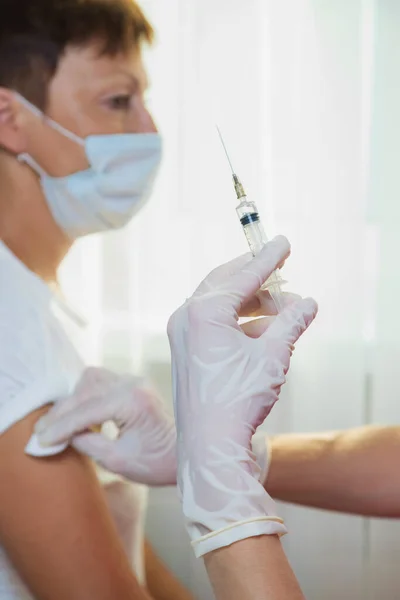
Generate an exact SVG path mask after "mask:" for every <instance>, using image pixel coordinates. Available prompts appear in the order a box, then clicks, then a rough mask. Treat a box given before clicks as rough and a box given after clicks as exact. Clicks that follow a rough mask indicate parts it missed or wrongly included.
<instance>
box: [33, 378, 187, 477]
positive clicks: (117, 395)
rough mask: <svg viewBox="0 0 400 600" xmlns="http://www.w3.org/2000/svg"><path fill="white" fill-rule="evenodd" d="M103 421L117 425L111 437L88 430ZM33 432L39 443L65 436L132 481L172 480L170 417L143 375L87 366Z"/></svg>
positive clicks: (47, 443) (173, 441)
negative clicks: (115, 434) (115, 435)
mask: <svg viewBox="0 0 400 600" xmlns="http://www.w3.org/2000/svg"><path fill="white" fill-rule="evenodd" d="M106 421H114V423H115V424H116V425H117V427H118V429H119V436H118V438H117V439H114V440H113V439H109V438H107V437H106V436H105V435H103V434H102V433H94V432H90V431H88V430H89V429H90V428H93V427H95V426H97V425H102V424H103V423H105V422H106ZM35 432H36V434H37V437H38V440H39V442H40V443H41V444H42V445H45V446H53V445H54V444H60V443H62V442H65V441H69V440H71V444H72V445H73V446H74V447H75V448H76V449H77V450H78V451H79V452H82V453H84V454H87V455H88V456H90V457H91V458H93V459H94V460H95V461H96V462H97V463H98V464H99V465H100V466H102V467H104V468H105V469H107V470H108V471H112V472H114V473H118V474H119V475H122V476H124V477H126V478H128V479H131V480H132V481H136V482H137V483H144V484H147V485H173V484H175V483H176V430H175V424H174V420H173V418H172V416H170V415H169V414H168V413H167V412H166V410H165V408H164V405H163V403H162V402H161V401H160V400H159V398H158V397H157V395H156V393H155V392H154V391H153V390H152V389H151V388H150V387H149V386H148V385H147V384H146V383H145V382H144V380H143V379H139V378H135V377H132V376H130V375H117V374H114V373H112V372H111V371H108V370H107V369H101V368H93V367H92V368H89V369H87V370H86V371H85V372H84V374H83V377H82V379H81V380H80V382H79V384H78V386H77V387H76V389H75V392H74V393H73V394H72V396H71V397H69V398H66V399H65V400H62V401H61V402H59V403H57V404H56V405H54V406H53V407H52V408H51V409H50V411H49V412H48V413H47V414H46V415H45V416H44V417H42V419H40V420H39V421H38V423H37V424H36V427H35Z"/></svg>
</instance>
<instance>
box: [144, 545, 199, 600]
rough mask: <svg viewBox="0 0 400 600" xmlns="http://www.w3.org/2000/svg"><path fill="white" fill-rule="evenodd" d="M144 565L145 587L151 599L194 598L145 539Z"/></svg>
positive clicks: (187, 599) (174, 599)
mask: <svg viewBox="0 0 400 600" xmlns="http://www.w3.org/2000/svg"><path fill="white" fill-rule="evenodd" d="M145 565H146V583H147V589H148V590H149V593H150V594H151V597H152V598H153V600H194V598H193V596H192V594H190V593H189V592H188V591H187V590H186V589H185V588H184V587H183V585H182V584H181V583H180V581H178V579H177V578H176V577H175V576H174V575H173V574H172V573H171V571H169V569H167V567H166V566H165V565H164V563H163V562H162V561H161V560H160V559H159V558H158V556H157V554H156V553H155V552H154V550H153V548H152V547H151V545H150V544H149V543H148V542H147V541H146V543H145Z"/></svg>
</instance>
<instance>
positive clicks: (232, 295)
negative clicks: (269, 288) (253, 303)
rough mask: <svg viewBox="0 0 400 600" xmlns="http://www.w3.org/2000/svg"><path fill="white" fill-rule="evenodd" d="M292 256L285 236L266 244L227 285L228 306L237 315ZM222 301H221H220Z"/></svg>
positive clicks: (226, 300)
mask: <svg viewBox="0 0 400 600" xmlns="http://www.w3.org/2000/svg"><path fill="white" fill-rule="evenodd" d="M289 254H290V244H289V242H288V240H287V239H286V238H285V237H283V236H278V237H276V238H274V239H273V240H272V242H268V243H267V244H265V246H264V248H263V249H262V250H261V251H260V252H259V254H257V255H256V256H255V257H254V258H252V259H251V260H250V262H248V263H246V264H245V265H243V267H242V268H241V269H239V270H238V272H237V273H235V274H234V275H232V276H231V277H230V278H229V279H228V280H227V281H226V284H225V289H226V292H227V293H226V294H224V298H225V303H226V305H228V304H229V307H231V308H234V309H235V311H236V312H237V313H239V312H240V310H241V308H242V306H244V305H245V304H246V302H248V301H249V300H251V298H252V297H253V296H254V295H255V294H256V293H257V292H258V291H259V289H260V287H261V286H262V285H263V284H264V283H265V282H266V281H267V279H268V278H269V277H270V275H271V274H272V273H273V272H274V271H275V270H276V269H277V268H278V265H279V264H280V263H282V261H283V260H285V259H286V258H287V257H288V256H289ZM219 301H221V299H220V300H219Z"/></svg>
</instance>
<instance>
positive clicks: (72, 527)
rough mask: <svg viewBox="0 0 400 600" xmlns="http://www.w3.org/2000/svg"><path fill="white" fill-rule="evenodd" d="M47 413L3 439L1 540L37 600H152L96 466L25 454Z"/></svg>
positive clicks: (70, 456)
mask: <svg viewBox="0 0 400 600" xmlns="http://www.w3.org/2000/svg"><path fill="white" fill-rule="evenodd" d="M41 412H43V409H40V410H39V411H35V412H34V413H31V414H30V415H28V416H27V417H25V418H24V419H22V420H21V421H19V422H18V423H17V424H15V425H14V426H13V427H11V428H10V429H8V430H7V431H6V432H5V433H4V434H3V435H1V436H0V481H1V482H2V484H1V486H0V542H1V544H2V545H3V546H4V548H5V550H6V552H7V553H8V555H9V557H10V559H11V561H12V562H13V564H14V566H15V567H16V569H17V571H18V573H19V574H20V576H21V577H22V579H23V580H24V581H25V583H26V584H27V585H28V587H29V589H30V591H31V592H32V593H33V595H34V596H35V598H37V599H38V600H55V599H56V600H81V599H82V600H83V599H84V600H89V599H90V600H92V599H94V598H96V600H103V599H104V600H106V599H107V600H115V599H116V598H124V600H125V599H126V600H128V599H130V598H132V599H133V598H137V599H141V598H143V599H144V598H146V595H145V593H144V592H143V591H142V590H141V589H140V587H139V584H138V583H137V581H136V579H135V577H134V575H133V573H132V571H131V569H130V565H129V562H128V559H127V557H126V555H125V553H124V551H123V549H122V545H121V544H120V541H119V539H118V535H117V532H116V530H115V528H114V524H113V522H112V519H111V516H110V514H109V512H108V509H107V506H106V504H105V500H104V498H103V494H102V490H101V488H100V485H99V483H98V481H97V478H96V475H95V473H94V470H93V469H92V467H91V465H90V463H89V462H88V461H87V460H86V459H84V458H83V457H82V456H80V455H78V454H77V453H76V452H75V451H74V450H72V449H68V450H67V451H66V452H64V453H62V454H60V455H57V456H54V457H50V458H46V459H38V458H33V457H31V456H28V455H26V454H25V453H24V447H25V445H26V443H27V441H28V440H29V438H30V436H31V434H32V429H33V425H34V423H35V422H36V420H37V419H38V417H39V416H40V413H41Z"/></svg>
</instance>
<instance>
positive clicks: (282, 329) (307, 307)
mask: <svg viewBox="0 0 400 600" xmlns="http://www.w3.org/2000/svg"><path fill="white" fill-rule="evenodd" d="M317 312H318V305H317V303H316V302H315V300H313V299H312V298H306V299H304V300H300V301H299V302H295V303H294V304H291V305H290V306H287V307H286V308H285V309H284V310H283V311H282V312H281V313H279V315H277V316H276V317H275V319H274V321H273V322H272V323H271V324H270V326H269V327H268V329H267V330H266V332H265V333H264V334H263V336H265V339H266V341H268V340H270V339H271V338H275V339H280V340H282V341H285V342H286V343H287V344H289V345H292V344H295V343H296V342H297V340H298V339H299V337H300V336H301V335H302V334H303V333H304V332H305V330H306V329H307V328H308V327H309V326H310V325H311V323H312V322H313V320H314V319H315V317H316V316H317Z"/></svg>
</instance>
